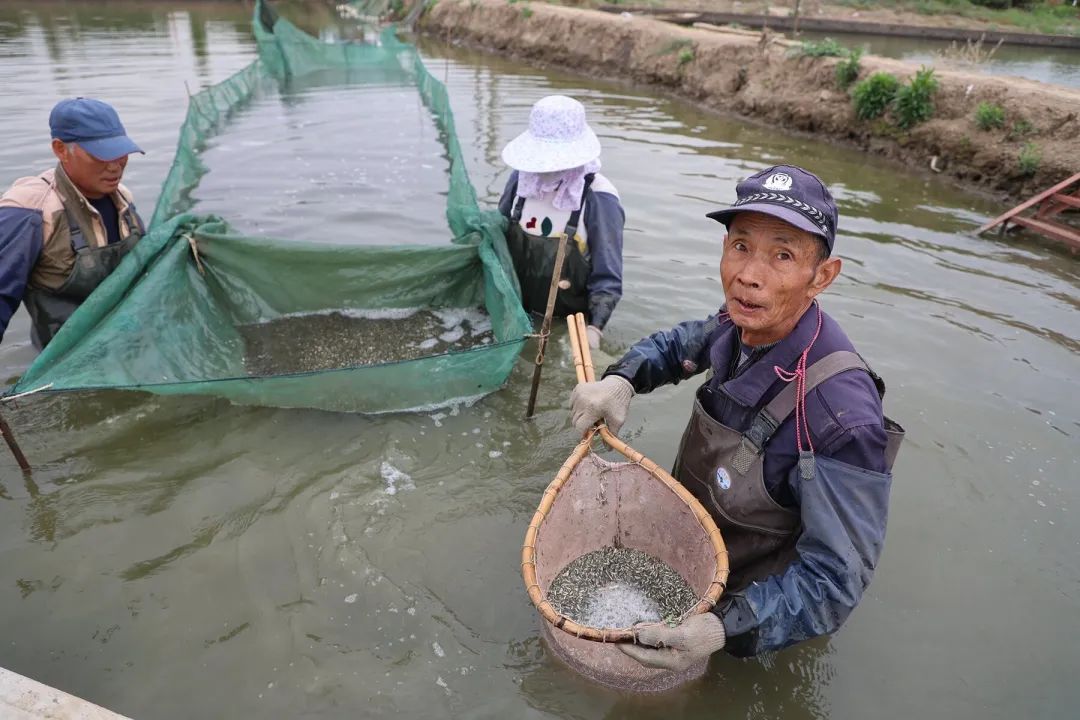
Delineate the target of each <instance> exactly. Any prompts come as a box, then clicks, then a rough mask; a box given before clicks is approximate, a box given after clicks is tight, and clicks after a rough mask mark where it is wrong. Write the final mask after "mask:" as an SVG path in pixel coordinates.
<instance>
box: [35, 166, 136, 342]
mask: <svg viewBox="0 0 1080 720" xmlns="http://www.w3.org/2000/svg"><path fill="white" fill-rule="evenodd" d="M59 189H60V194H61V197H62V199H63V201H64V214H65V215H66V216H67V224H68V232H69V234H70V236H71V238H70V239H71V249H72V250H73V251H74V252H75V265H74V266H73V267H72V269H71V274H70V275H68V277H67V279H66V280H65V281H64V283H63V284H62V285H61V286H60V287H58V288H56V289H55V290H48V289H45V288H38V287H32V286H31V287H28V288H27V290H26V295H25V297H24V300H23V301H24V302H25V303H26V309H27V311H28V312H29V313H30V318H31V320H32V321H33V327H32V328H31V331H30V338H31V340H32V341H33V343H34V347H35V348H37V349H38V350H41V349H42V348H43V347H45V346H46V345H48V344H49V342H50V341H51V340H52V339H53V336H55V335H56V333H57V332H58V331H59V330H60V326H61V325H63V324H64V323H65V322H67V319H68V318H70V317H71V315H72V313H74V312H75V310H76V309H77V308H78V307H79V305H81V304H82V303H83V301H85V300H86V298H88V297H90V293H92V292H93V291H94V289H95V288H96V287H97V286H98V285H100V284H101V283H102V282H103V281H104V280H105V278H106V277H108V276H109V274H110V273H111V272H112V271H113V270H115V269H116V267H117V266H118V265H119V264H120V261H121V260H123V258H124V256H125V255H127V253H128V251H130V250H131V248H133V247H135V243H137V242H138V241H139V239H140V238H141V237H142V236H143V234H144V232H145V229H144V228H143V225H142V222H141V221H140V220H139V215H138V213H136V212H135V204H134V203H128V206H127V209H126V210H125V211H124V223H125V224H126V225H127V227H128V231H129V234H128V236H127V237H126V238H124V239H122V240H121V241H120V242H115V243H110V244H108V245H105V246H104V247H91V246H90V245H89V244H88V243H87V238H88V237H93V233H92V231H91V230H90V229H89V228H84V227H83V226H82V225H81V224H80V223H79V220H78V218H77V217H76V216H75V213H74V212H72V210H71V207H72V205H73V203H74V202H76V201H75V199H74V198H71V197H70V196H69V194H67V193H65V192H64V189H63V186H60V188H59Z"/></svg>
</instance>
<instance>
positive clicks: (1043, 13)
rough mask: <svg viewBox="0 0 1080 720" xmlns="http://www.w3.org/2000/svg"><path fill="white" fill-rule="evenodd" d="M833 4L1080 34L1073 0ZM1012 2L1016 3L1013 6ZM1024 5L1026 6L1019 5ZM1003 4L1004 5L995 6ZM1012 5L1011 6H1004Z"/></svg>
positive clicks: (838, 0) (857, 0)
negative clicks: (945, 16) (1049, 0)
mask: <svg viewBox="0 0 1080 720" xmlns="http://www.w3.org/2000/svg"><path fill="white" fill-rule="evenodd" d="M830 2H831V3H832V4H836V5H844V6H847V7H853V8H859V9H862V10H870V9H875V8H889V9H892V10H907V11H908V12H914V13H919V14H921V15H955V16H958V17H964V18H970V19H972V20H981V21H983V22H988V23H994V24H996V25H998V26H1000V29H1002V30H1006V29H1009V28H1010V26H1011V27H1014V28H1017V29H1020V30H1026V31H1029V32H1041V33H1051V34H1057V35H1080V7H1073V5H1072V0H1063V1H1062V2H1058V3H1053V2H1038V1H1037V0H1036V1H1033V2H1024V3H1018V2H1010V0H976V1H974V2H973V1H972V0H895V1H894V2H885V1H883V0H830ZM1013 5H1015V6H1017V7H1012V6H1013ZM1020 5H1023V7H1020ZM992 6H1001V7H992ZM1005 6H1009V7H1005Z"/></svg>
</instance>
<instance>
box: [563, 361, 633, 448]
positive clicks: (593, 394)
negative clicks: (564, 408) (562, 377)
mask: <svg viewBox="0 0 1080 720" xmlns="http://www.w3.org/2000/svg"><path fill="white" fill-rule="evenodd" d="M632 397H634V386H633V385H631V384H630V381H629V380H627V379H626V378H624V377H620V376H618V375H608V376H607V377H606V378H604V379H603V380H600V381H599V382H585V383H578V384H577V387H575V388H574V392H572V393H571V394H570V419H571V420H572V421H573V423H574V427H575V428H576V429H577V431H578V432H579V433H581V434H582V435H584V434H585V433H586V432H588V430H589V428H591V427H592V426H593V425H595V424H596V422H597V421H598V420H603V421H604V422H605V423H607V426H608V430H610V431H611V432H613V433H616V434H617V433H618V432H619V428H621V427H622V424H623V423H624V422H626V411H627V410H628V409H629V408H630V398H632Z"/></svg>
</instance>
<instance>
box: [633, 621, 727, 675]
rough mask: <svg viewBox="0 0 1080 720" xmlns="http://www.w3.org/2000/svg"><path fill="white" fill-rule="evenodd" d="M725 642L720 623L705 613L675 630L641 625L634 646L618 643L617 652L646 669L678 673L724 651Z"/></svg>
mask: <svg viewBox="0 0 1080 720" xmlns="http://www.w3.org/2000/svg"><path fill="white" fill-rule="evenodd" d="M726 640H727V633H726V632H725V631H724V623H723V621H721V620H720V618H719V617H717V616H716V615H714V614H713V613H711V612H706V613H701V614H700V615H693V616H691V617H689V618H687V619H686V620H685V621H684V622H683V623H681V624H679V625H676V626H675V627H668V626H667V625H665V624H664V623H658V624H655V625H642V626H640V628H639V629H638V630H637V644H636V645H633V644H630V643H620V644H619V649H620V650H622V651H623V652H624V653H626V654H627V655H629V656H630V657H632V658H634V659H635V660H637V661H638V662H639V663H641V664H642V665H644V666H645V667H648V668H656V669H659V670H672V671H674V672H681V671H683V670H686V669H687V668H689V667H690V666H691V665H693V664H695V663H697V662H700V661H702V660H704V659H706V658H708V657H709V656H710V655H712V654H713V653H714V652H716V651H718V650H721V649H723V647H724V643H725V641H726ZM644 646H648V647H644Z"/></svg>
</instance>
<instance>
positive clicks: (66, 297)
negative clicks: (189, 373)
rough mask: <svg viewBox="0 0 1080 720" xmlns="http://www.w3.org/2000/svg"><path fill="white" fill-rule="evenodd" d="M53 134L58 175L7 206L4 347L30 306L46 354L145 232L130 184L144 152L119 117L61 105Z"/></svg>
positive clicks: (31, 184)
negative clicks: (129, 173) (134, 161)
mask: <svg viewBox="0 0 1080 720" xmlns="http://www.w3.org/2000/svg"><path fill="white" fill-rule="evenodd" d="M49 128H50V130H51V131H52V151H53V154H54V155H56V158H57V160H58V161H59V162H58V163H57V165H56V167H55V168H54V169H51V170H46V171H45V172H43V173H41V174H40V175H36V176H33V177H24V178H20V179H18V180H16V181H15V184H14V185H12V186H11V188H10V189H9V190H8V191H7V192H6V193H4V195H3V196H2V197H0V339H3V336H4V331H5V330H6V329H7V326H8V322H10V320H11V316H12V315H13V314H14V313H15V311H16V310H17V309H18V307H19V303H20V302H25V303H26V309H27V311H29V313H30V318H31V320H32V322H33V327H32V330H31V338H32V340H33V342H34V346H35V347H36V348H38V349H39V350H40V349H41V348H43V347H44V346H45V345H47V344H48V343H49V341H50V340H52V338H53V336H54V335H55V334H56V332H57V331H58V330H59V329H60V326H61V325H63V324H64V322H65V321H66V320H67V319H68V318H69V317H70V316H71V314H72V313H74V312H75V309H76V308H78V306H79V305H80V304H81V303H82V302H83V301H84V300H86V298H87V297H89V295H90V293H91V292H93V291H94V288H96V287H97V286H98V285H100V284H101V282H102V281H103V280H104V279H105V278H106V277H107V276H108V275H109V273H111V272H112V271H113V270H115V269H116V266H117V265H119V264H120V260H121V259H122V258H123V257H124V255H125V254H127V252H128V251H129V250H130V249H131V248H132V247H134V245H135V243H136V242H138V241H139V238H141V237H142V235H143V232H144V227H143V223H142V220H141V219H140V218H139V214H138V213H137V212H136V210H135V204H134V202H133V201H132V198H131V193H130V192H129V191H128V189H127V188H125V187H124V186H123V185H121V184H120V179H121V178H122V177H123V175H124V168H125V167H126V166H127V161H128V155H130V154H131V153H135V152H137V153H141V152H142V150H140V149H139V146H138V145H136V144H135V143H134V142H133V141H132V140H131V138H129V137H128V136H127V132H126V131H125V130H124V126H123V125H122V124H121V123H120V117H119V116H118V115H117V114H116V110H114V109H113V108H112V106H110V105H108V104H107V103H104V102H102V101H100V100H93V99H91V98H74V99H70V100H61V101H60V102H59V103H57V104H56V107H54V108H53V110H52V113H51V114H50V115H49Z"/></svg>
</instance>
